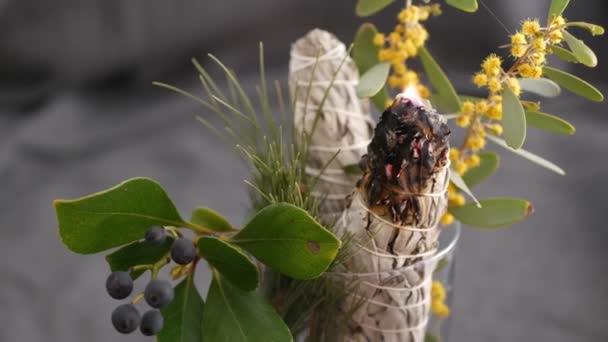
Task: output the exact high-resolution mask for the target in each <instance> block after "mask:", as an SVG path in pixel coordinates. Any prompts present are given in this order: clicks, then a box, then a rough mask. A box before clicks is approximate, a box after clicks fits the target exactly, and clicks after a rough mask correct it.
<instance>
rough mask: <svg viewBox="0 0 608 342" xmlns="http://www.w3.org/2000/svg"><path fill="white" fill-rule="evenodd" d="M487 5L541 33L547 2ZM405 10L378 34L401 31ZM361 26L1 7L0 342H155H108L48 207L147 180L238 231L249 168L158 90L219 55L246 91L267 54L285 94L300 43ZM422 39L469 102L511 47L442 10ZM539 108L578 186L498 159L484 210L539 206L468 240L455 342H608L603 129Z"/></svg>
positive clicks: (246, 12)
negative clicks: (489, 61) (479, 75)
mask: <svg viewBox="0 0 608 342" xmlns="http://www.w3.org/2000/svg"><path fill="white" fill-rule="evenodd" d="M485 3H486V4H487V6H488V7H489V8H491V9H492V11H494V12H495V13H496V14H497V16H498V17H499V18H500V20H501V21H503V22H504V24H505V25H506V26H507V28H508V29H509V30H511V31H514V30H515V29H516V26H517V25H518V23H519V22H520V20H522V19H524V18H527V17H536V16H540V17H544V16H545V14H546V12H547V8H548V5H549V0H542V1H541V0H537V1H529V0H511V1H499V0H486V1H485ZM399 5H400V4H394V5H392V6H391V7H390V8H391V9H392V11H391V10H386V11H384V12H383V14H380V15H377V16H375V17H373V18H371V20H373V21H374V22H375V23H376V24H378V25H379V26H381V27H383V28H389V27H391V26H392V25H394V15H395V10H397V9H398V7H399ZM607 15H608V2H606V1H600V0H572V4H571V6H570V7H569V9H568V10H567V11H566V16H567V17H568V18H571V19H572V20H587V21H591V22H595V23H599V24H603V25H604V26H605V25H606V24H607V22H606V17H607ZM362 22H363V20H362V19H359V18H356V17H355V16H354V1H346V0H341V1H337V0H334V1H327V0H306V1H303V0H302V1H296V0H257V1H251V0H249V1H248V0H223V1H209V0H173V1H161V0H146V1H143V0H122V1H117V0H103V1H101V0H80V1H76V0H56V1H34V0H0V188H1V189H2V190H1V192H0V204H1V205H0V227H1V228H0V229H2V237H1V238H0V250H1V251H2V258H1V259H0V327H1V329H0V341H2V342H13V341H15V342H30V341H32V342H35V341H64V342H72V341H73V342H77V341H78V342H80V341H85V340H86V341H88V342H98V341H99V342H101V341H104V342H105V341H116V342H118V341H133V342H135V341H146V340H150V339H146V338H143V337H141V336H140V335H139V334H135V336H121V335H119V334H118V333H116V332H114V330H113V329H112V328H111V325H110V321H109V316H110V312H111V311H112V309H113V308H114V307H115V305H116V303H115V302H113V301H112V300H111V299H109V298H108V296H107V295H106V294H105V291H104V282H105V278H106V275H107V268H106V266H105V264H104V260H103V257H102V256H101V255H95V256H88V257H81V256H77V255H74V254H72V253H70V252H68V251H67V250H66V249H65V248H64V247H63V246H62V245H61V243H60V242H59V239H58V236H57V230H56V221H55V218H54V214H53V209H52V205H51V202H52V200H53V199H55V198H72V197H77V196H81V195H84V194H87V193H90V192H93V191H97V190H100V189H103V188H107V187H109V186H111V185H114V184H116V183H118V182H119V181H121V180H123V179H126V178H129V177H134V176H148V177H152V178H155V179H157V180H158V181H159V182H160V183H161V184H163V185H164V186H165V187H166V189H167V190H168V192H169V194H170V195H171V196H172V197H173V198H174V199H175V201H176V204H177V206H178V208H180V209H181V210H182V211H183V212H187V211H188V210H190V209H192V208H194V207H195V206H199V205H204V206H210V207H213V208H216V209H217V210H219V211H220V212H222V213H224V214H226V215H227V216H229V217H230V218H231V219H232V220H233V221H234V222H237V223H240V222H242V220H243V217H244V215H245V213H246V212H247V209H248V208H247V197H246V196H247V194H246V187H245V185H244V183H242V180H243V179H246V178H247V177H248V173H247V169H246V166H245V165H244V164H243V163H242V162H241V161H240V160H239V159H238V158H237V157H236V153H235V152H234V150H233V148H232V147H231V146H228V145H226V144H225V143H223V142H221V141H219V140H218V139H217V138H216V137H215V136H213V135H212V134H210V133H209V132H207V131H206V130H205V129H204V128H203V127H202V126H200V125H199V124H197V122H196V121H195V120H194V116H195V115H197V114H203V115H204V114H206V113H205V112H204V110H203V109H202V108H201V107H199V106H197V105H196V103H193V102H191V101H189V100H187V99H185V98H183V97H180V96H178V95H175V94H173V93H169V92H167V91H164V90H161V89H158V88H155V87H153V86H152V85H151V83H150V82H151V81H152V80H162V81H165V82H168V83H173V84H177V85H179V86H182V87H186V88H188V89H192V90H193V91H200V90H199V89H198V88H197V84H196V81H197V80H196V75H195V73H194V71H193V70H192V68H191V67H190V65H189V59H190V57H193V56H198V57H203V56H204V55H205V54H206V53H208V52H212V53H214V54H215V55H217V56H219V57H220V58H221V59H222V60H223V61H225V62H226V63H227V64H228V65H230V66H232V67H233V68H234V69H235V70H236V71H237V72H238V73H239V75H240V76H241V78H243V79H244V81H245V83H246V85H247V88H248V89H249V90H252V89H253V86H254V82H255V79H256V77H257V71H256V68H257V42H258V41H264V43H265V47H266V57H267V64H268V68H269V70H270V77H271V78H277V79H279V80H281V81H284V80H285V78H286V71H287V67H286V63H287V60H288V55H289V47H290V43H291V42H292V41H293V40H295V39H297V38H298V37H299V36H301V35H303V34H304V33H306V32H307V31H308V30H309V29H312V28H313V27H317V26H318V27H321V28H324V29H327V30H330V31H333V32H335V33H336V34H337V35H338V36H339V37H340V38H341V39H343V40H344V41H345V42H350V41H351V40H352V36H353V34H354V32H355V30H356V28H357V27H358V26H359V25H360V24H361V23H362ZM428 26H429V30H430V32H431V35H432V39H431V40H430V43H429V44H430V49H431V50H432V51H433V53H434V54H435V55H436V57H437V58H438V60H439V61H440V63H441V64H442V65H443V66H444V68H446V69H447V72H448V74H449V76H450V77H452V78H453V79H454V80H455V83H456V85H457V87H458V88H459V89H462V90H463V91H464V92H469V93H474V92H475V89H473V87H472V86H471V84H470V82H469V77H470V76H469V75H471V73H472V72H474V71H475V70H476V69H477V68H478V64H479V62H480V61H481V59H482V58H483V57H484V56H485V55H487V54H488V53H490V52H492V51H495V50H496V46H498V45H501V44H503V43H504V42H505V41H506V39H507V33H506V32H505V31H504V29H503V28H502V27H501V25H500V24H499V23H498V21H497V19H496V18H494V17H493V16H492V15H490V14H489V12H488V11H486V10H484V8H483V7H482V8H481V9H480V11H479V12H478V13H477V14H465V13H462V12H458V11H456V10H454V9H451V8H448V7H444V16H443V17H441V18H440V19H438V20H431V21H430V22H429V25H428ZM580 36H584V38H585V39H586V40H587V41H588V42H589V45H590V46H591V47H593V48H594V49H595V51H596V52H597V54H598V57H599V60H600V65H599V66H598V67H597V68H596V69H593V70H587V69H585V68H584V67H578V66H577V67H573V66H566V65H560V67H564V68H566V67H567V68H569V69H570V70H569V71H571V72H575V73H577V74H580V75H583V76H585V77H586V78H588V79H590V80H591V81H592V82H593V83H594V84H596V85H597V86H598V88H600V90H602V91H603V92H604V93H606V92H608V87H607V82H608V76H607V72H606V71H607V69H606V64H607V63H608V44H607V42H606V38H605V37H595V38H591V37H590V35H588V34H587V33H585V32H580ZM201 60H202V61H205V62H207V60H206V59H204V58H202V59H201ZM543 108H544V110H545V111H547V112H550V113H554V114H558V115H561V116H563V117H565V118H566V119H567V120H569V121H570V122H572V123H573V124H574V125H575V126H576V127H577V133H576V135H574V136H572V137H564V136H555V135H551V134H548V133H544V132H541V131H535V130H534V129H530V131H529V134H528V140H527V141H526V148H527V149H529V150H531V151H534V152H537V153H539V154H542V155H543V156H546V157H547V158H549V159H550V160H553V161H555V162H556V163H557V164H559V165H561V166H562V167H564V168H565V170H566V171H567V173H568V175H567V176H565V177H559V176H556V175H553V174H551V173H549V172H547V171H545V170H544V169H541V168H540V167H537V166H534V165H532V164H530V163H529V162H526V161H523V160H522V159H519V158H517V157H515V156H513V155H509V154H505V153H502V152H501V154H502V166H501V169H500V171H499V172H498V173H497V174H496V175H495V176H494V177H493V178H492V181H491V182H490V183H489V184H485V185H484V186H481V187H480V188H479V189H478V191H477V192H478V194H479V196H478V197H486V196H514V197H523V198H527V199H529V200H531V201H532V202H533V203H534V206H535V208H536V213H535V214H534V215H533V216H532V217H531V218H529V219H528V220H527V221H525V222H524V223H521V224H519V225H517V226H514V227H511V228H509V229H505V230H500V231H478V230H474V229H470V228H467V229H465V231H464V234H463V236H462V241H461V243H460V247H459V250H458V257H457V275H456V286H455V293H456V297H455V302H454V307H453V315H454V318H453V326H452V334H451V336H450V341H459V342H460V341H497V342H498V341H560V342H562V341H563V342H567V341H608V326H606V305H608V275H607V274H606V273H605V272H607V271H608V248H607V247H606V246H608V232H607V228H606V224H605V222H606V216H605V215H606V212H607V211H608V205H607V204H606V196H605V193H606V191H608V180H607V178H606V175H607V173H608V162H606V160H605V159H604V158H605V157H606V152H608V151H607V148H606V144H608V132H607V130H608V118H607V117H606V116H607V115H608V113H606V106H605V104H597V103H591V102H587V101H585V100H582V99H580V98H578V97H575V96H573V95H571V94H569V93H566V94H564V96H562V97H560V98H559V99H556V100H547V101H545V102H544V107H543ZM200 277H201V283H202V282H204V278H206V275H205V274H201V275H200ZM204 287H205V286H201V288H204Z"/></svg>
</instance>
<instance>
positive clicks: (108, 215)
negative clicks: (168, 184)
mask: <svg viewBox="0 0 608 342" xmlns="http://www.w3.org/2000/svg"><path fill="white" fill-rule="evenodd" d="M54 205H55V212H56V215H57V221H58V222H59V235H60V236H61V239H62V240H63V243H64V244H65V245H66V246H67V247H68V248H69V249H70V250H72V251H73V252H76V253H82V254H90V253H97V252H100V251H104V250H106V249H110V248H113V247H117V246H120V245H124V244H126V243H129V242H132V241H135V240H139V239H141V238H143V236H144V233H145V231H146V230H147V229H148V228H150V227H152V226H159V225H162V226H176V227H185V226H192V225H191V224H189V223H187V222H184V220H183V219H182V218H181V217H180V216H179V213H178V212H177V209H176V208H175V205H173V202H171V200H170V199H169V197H168V196H167V194H166V193H165V191H164V190H163V189H162V188H161V186H160V185H159V184H158V183H156V182H155V181H153V180H151V179H148V178H133V179H130V180H127V181H125V182H122V183H120V184H118V185H117V186H115V187H113V188H111V189H108V190H105V191H102V192H98V193H95V194H92V195H89V196H85V197H82V198H78V199H74V200H55V202H54Z"/></svg>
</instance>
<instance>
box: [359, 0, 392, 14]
mask: <svg viewBox="0 0 608 342" xmlns="http://www.w3.org/2000/svg"><path fill="white" fill-rule="evenodd" d="M394 1H395V0H359V1H357V5H356V7H355V12H356V13H357V15H358V16H360V17H369V16H370V15H372V14H375V13H378V12H380V11H381V10H382V9H384V8H385V7H386V6H388V5H390V4H391V3H393V2H394Z"/></svg>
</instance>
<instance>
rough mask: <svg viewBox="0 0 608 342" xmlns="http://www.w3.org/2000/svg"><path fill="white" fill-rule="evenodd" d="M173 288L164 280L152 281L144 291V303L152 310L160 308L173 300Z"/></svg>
mask: <svg viewBox="0 0 608 342" xmlns="http://www.w3.org/2000/svg"><path fill="white" fill-rule="evenodd" d="M173 296H174V293H173V286H171V283H170V282H168V281H166V280H159V279H154V280H152V281H150V283H148V285H147V286H146V290H145V291H144V298H145V299H146V302H147V303H148V304H149V305H150V306H151V307H153V308H157V309H159V308H162V307H163V306H165V305H167V304H169V303H171V301H172V300H173Z"/></svg>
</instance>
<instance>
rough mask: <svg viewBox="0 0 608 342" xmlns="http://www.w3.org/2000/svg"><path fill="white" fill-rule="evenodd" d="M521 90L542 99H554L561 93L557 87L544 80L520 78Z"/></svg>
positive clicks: (555, 84)
mask: <svg viewBox="0 0 608 342" xmlns="http://www.w3.org/2000/svg"><path fill="white" fill-rule="evenodd" d="M519 85H520V86H521V89H522V90H524V91H527V92H530V93H534V94H537V95H540V96H544V97H556V96H558V95H559V94H560V93H561V88H560V87H559V85H558V84H557V83H555V82H553V81H551V80H549V79H546V78H522V79H520V80H519Z"/></svg>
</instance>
